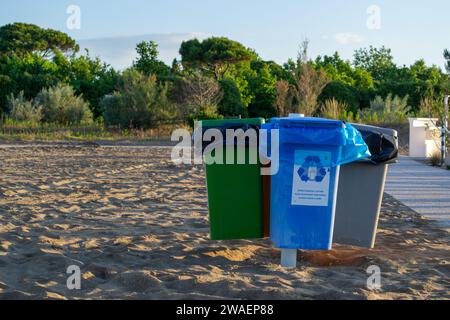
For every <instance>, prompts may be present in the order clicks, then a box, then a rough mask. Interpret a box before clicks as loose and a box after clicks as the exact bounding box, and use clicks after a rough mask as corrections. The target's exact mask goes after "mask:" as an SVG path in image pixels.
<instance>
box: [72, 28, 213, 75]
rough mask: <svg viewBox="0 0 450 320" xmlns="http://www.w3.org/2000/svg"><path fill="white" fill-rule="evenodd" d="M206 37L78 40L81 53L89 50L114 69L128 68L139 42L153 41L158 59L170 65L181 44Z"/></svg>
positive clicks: (152, 36) (176, 36)
mask: <svg viewBox="0 0 450 320" xmlns="http://www.w3.org/2000/svg"><path fill="white" fill-rule="evenodd" d="M206 37H207V35H206V34H203V33H177V34H147V35H138V36H124V37H113V38H97V39H86V40H79V41H78V43H79V44H80V47H81V50H82V51H81V52H82V53H84V49H88V50H89V54H90V55H91V56H93V57H99V58H100V59H101V60H102V61H105V62H107V63H109V64H110V65H111V66H113V67H114V68H116V69H120V70H122V69H125V68H127V67H130V66H131V64H132V63H133V60H135V59H136V51H135V48H136V44H138V43H139V42H141V41H150V40H153V41H155V42H156V43H158V49H159V54H160V59H161V60H163V61H164V62H165V63H167V64H169V65H170V64H171V63H172V60H173V59H174V58H178V57H179V54H178V50H179V49H180V45H181V42H183V41H186V40H190V39H193V38H198V39H204V38H206Z"/></svg>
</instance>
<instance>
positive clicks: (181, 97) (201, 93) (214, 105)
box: [172, 74, 223, 118]
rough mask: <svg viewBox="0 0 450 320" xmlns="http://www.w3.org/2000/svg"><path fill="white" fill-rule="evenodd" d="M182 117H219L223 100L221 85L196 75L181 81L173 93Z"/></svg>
mask: <svg viewBox="0 0 450 320" xmlns="http://www.w3.org/2000/svg"><path fill="white" fill-rule="evenodd" d="M172 96H173V98H174V100H175V101H176V102H177V104H178V108H179V110H180V111H181V114H182V116H184V117H186V118H192V117H196V116H198V115H201V114H204V115H209V116H212V117H217V116H218V105H219V103H220V101H221V100H222V98H223V92H222V90H221V88H220V86H219V83H218V82H217V81H216V80H214V79H212V78H209V77H205V76H202V75H200V74H194V75H191V76H190V77H188V78H186V79H183V80H181V81H179V82H178V83H177V84H176V87H175V88H174V90H173V92H172Z"/></svg>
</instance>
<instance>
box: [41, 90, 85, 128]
mask: <svg viewBox="0 0 450 320" xmlns="http://www.w3.org/2000/svg"><path fill="white" fill-rule="evenodd" d="M36 103H37V104H39V105H41V106H42V113H43V118H42V120H43V121H44V122H48V123H58V124H63V125H69V124H80V123H91V122H92V112H91V111H90V110H89V104H88V103H87V102H85V101H84V99H83V97H82V96H81V95H80V96H77V95H76V94H75V92H74V90H73V88H72V87H71V86H69V85H62V84H59V85H57V86H54V87H50V88H48V89H42V91H41V92H40V93H39V94H38V95H37V97H36Z"/></svg>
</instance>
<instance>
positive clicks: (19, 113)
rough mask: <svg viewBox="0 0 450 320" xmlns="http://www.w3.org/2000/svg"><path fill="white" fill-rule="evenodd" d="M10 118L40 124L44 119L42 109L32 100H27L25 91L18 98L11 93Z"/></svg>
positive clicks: (9, 101) (9, 102)
mask: <svg viewBox="0 0 450 320" xmlns="http://www.w3.org/2000/svg"><path fill="white" fill-rule="evenodd" d="M8 109H9V117H10V118H11V119H12V120H15V121H26V122H30V123H39V122H40V121H41V119H42V107H41V106H39V105H35V104H34V103H33V101H32V100H26V99H25V97H24V94H23V91H21V92H20V93H19V95H18V96H17V97H14V95H13V94H12V93H11V95H10V96H8Z"/></svg>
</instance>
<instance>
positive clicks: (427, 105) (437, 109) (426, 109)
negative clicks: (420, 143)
mask: <svg viewBox="0 0 450 320" xmlns="http://www.w3.org/2000/svg"><path fill="white" fill-rule="evenodd" d="M441 109H442V102H440V101H439V100H436V99H433V98H431V97H425V98H423V99H422V100H421V101H420V105H419V112H418V113H417V116H419V117H426V118H440V116H441V115H440V113H441Z"/></svg>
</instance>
